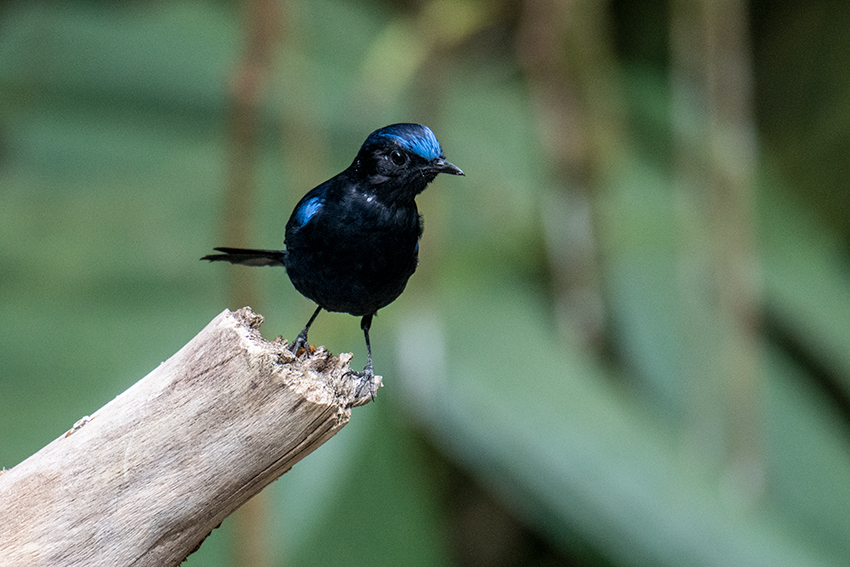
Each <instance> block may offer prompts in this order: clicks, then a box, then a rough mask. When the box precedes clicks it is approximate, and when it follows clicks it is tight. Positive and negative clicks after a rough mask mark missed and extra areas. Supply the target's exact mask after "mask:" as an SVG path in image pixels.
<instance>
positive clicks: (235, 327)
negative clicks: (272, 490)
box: [0, 307, 380, 567]
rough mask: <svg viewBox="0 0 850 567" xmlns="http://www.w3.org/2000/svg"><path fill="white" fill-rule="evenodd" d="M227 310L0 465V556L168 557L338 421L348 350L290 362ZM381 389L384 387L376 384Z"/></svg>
mask: <svg viewBox="0 0 850 567" xmlns="http://www.w3.org/2000/svg"><path fill="white" fill-rule="evenodd" d="M261 323H262V317H261V316H260V315H256V314H254V313H253V312H252V311H251V309H250V308H248V307H245V308H243V309H240V310H238V311H236V312H230V311H228V310H225V311H224V312H223V313H221V314H220V315H219V316H218V317H216V318H215V319H214V320H213V321H212V322H210V324H209V325H207V327H206V328H205V329H204V330H203V331H201V332H200V333H199V334H198V335H197V336H196V337H195V338H194V339H192V341H190V342H189V343H188V344H187V345H186V346H185V347H183V348H182V349H180V351H179V352H177V354H175V355H174V356H172V357H171V358H170V359H168V360H167V361H166V362H164V363H162V364H161V365H160V366H159V367H158V368H157V369H155V370H154V371H153V372H151V373H150V374H148V375H147V376H146V377H145V378H143V379H142V380H140V381H139V382H137V383H136V384H135V385H133V386H132V387H131V388H129V389H128V390H127V391H125V392H124V393H122V394H121V395H119V396H118V397H116V398H115V399H114V400H112V401H111V402H109V403H108V404H106V405H105V406H103V407H102V408H101V409H99V410H98V411H96V412H95V413H94V414H92V415H91V416H86V417H85V418H83V419H81V420H80V421H79V422H77V424H75V425H74V427H73V428H72V429H71V430H69V431H68V432H67V433H65V434H63V435H62V436H61V437H60V438H58V439H56V440H55V441H53V442H52V443H50V444H49V445H47V446H46V447H44V448H43V449H42V450H41V451H39V452H38V453H36V454H35V455H33V456H31V457H30V458H28V459H27V460H25V461H24V462H22V463H21V464H19V465H18V466H16V467H14V468H13V469H11V470H8V471H4V474H0V565H2V566H3V567H18V566H20V567H23V566H26V567H37V566H42V565H43V566H47V565H50V566H55V565H62V566H75V565H86V566H108V567H117V566H125V565H133V566H134V567H142V566H146V565H150V566H156V567H161V566H169V565H178V564H180V563H181V562H182V561H183V559H185V558H186V557H187V556H188V555H189V554H190V553H191V552H192V551H194V550H196V549H197V548H198V546H199V545H200V544H201V542H202V541H203V540H204V538H205V537H206V536H207V535H209V533H210V532H211V531H212V530H213V529H214V528H215V527H217V526H218V525H219V524H220V523H221V521H222V520H223V519H224V518H225V517H227V516H228V515H229V514H230V513H232V512H233V511H234V510H236V509H237V508H238V507H239V506H241V505H242V504H244V503H245V502H246V501H247V500H248V499H250V498H251V497H252V496H254V495H255V494H257V493H258V492H260V490H262V489H263V488H264V487H265V486H266V485H268V484H269V483H271V482H272V481H274V480H275V479H277V478H278V477H279V476H280V475H282V474H283V473H285V472H286V471H288V470H289V469H290V468H292V465H294V464H295V463H296V462H298V461H299V460H301V459H303V458H304V457H305V456H307V455H308V454H310V453H311V452H312V451H313V450H315V449H316V448H317V447H318V446H319V445H321V444H322V443H324V442H325V441H327V440H328V439H330V438H331V437H332V436H333V435H334V434H336V432H337V431H339V430H340V429H341V428H342V427H343V426H344V425H345V424H346V423H348V420H349V418H350V416H351V410H350V408H351V407H353V406H356V405H362V404H364V403H366V402H368V401H369V399H370V394H369V391H368V390H369V388H368V387H366V388H363V392H362V393H359V394H358V393H357V392H356V389H357V385H358V380H357V378H356V377H355V376H352V375H351V373H350V371H349V366H348V365H349V361H350V360H351V355H350V354H341V355H339V356H338V357H334V356H332V355H331V354H330V353H328V352H327V351H325V350H324V349H323V348H319V349H318V350H317V351H315V352H314V353H313V354H311V355H310V356H309V357H302V358H301V359H296V358H295V357H294V356H293V355H292V354H291V353H290V352H289V351H288V350H287V349H286V348H285V344H283V343H278V342H274V343H270V342H267V341H265V340H263V338H262V337H261V336H260V334H259V331H258V330H257V329H258V327H259V326H260V324H261ZM377 385H380V383H378V384H377Z"/></svg>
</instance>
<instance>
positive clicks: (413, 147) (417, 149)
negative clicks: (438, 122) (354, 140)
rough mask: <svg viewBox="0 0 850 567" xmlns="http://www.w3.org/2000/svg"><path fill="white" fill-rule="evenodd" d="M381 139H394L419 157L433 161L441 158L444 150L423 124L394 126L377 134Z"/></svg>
mask: <svg viewBox="0 0 850 567" xmlns="http://www.w3.org/2000/svg"><path fill="white" fill-rule="evenodd" d="M375 134H378V135H379V136H381V137H386V138H392V139H394V140H396V141H397V142H398V143H400V144H401V145H402V146H404V147H405V148H407V149H408V150H410V151H411V152H413V153H415V154H417V155H418V156H420V157H422V158H424V159H426V160H429V161H430V160H432V159H436V158H437V157H439V156H440V155H441V154H442V153H443V150H442V149H441V148H440V143H439V142H437V137H436V136H434V133H433V132H432V131H431V129H430V128H428V127H427V126H422V125H421V124H393V125H392V126H387V127H386V128H382V129H380V130H378V131H377V132H375Z"/></svg>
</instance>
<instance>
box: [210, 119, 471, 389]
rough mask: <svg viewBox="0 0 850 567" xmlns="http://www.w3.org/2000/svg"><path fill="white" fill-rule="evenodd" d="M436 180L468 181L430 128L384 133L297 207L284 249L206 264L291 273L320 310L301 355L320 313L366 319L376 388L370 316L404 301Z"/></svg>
mask: <svg viewBox="0 0 850 567" xmlns="http://www.w3.org/2000/svg"><path fill="white" fill-rule="evenodd" d="M439 173H450V174H452V175H463V171H461V170H460V168H459V167H457V166H456V165H454V164H452V163H450V162H448V161H446V158H445V156H444V155H443V151H442V149H441V148H440V144H439V143H438V142H437V138H436V137H435V136H434V133H433V132H431V130H430V129H429V128H427V127H426V126H422V125H421V124H392V125H390V126H387V127H385V128H381V129H380V130H376V131H374V132H372V133H371V134H370V135H369V137H368V138H366V141H365V142H364V143H363V146H362V147H361V148H360V151H359V152H358V153H357V157H356V158H354V162H353V163H352V164H351V165H350V166H349V167H348V169H346V170H345V171H343V172H342V173H340V174H339V175H336V176H335V177H332V178H331V179H329V180H328V181H325V182H324V183H322V184H321V185H319V186H318V187H316V188H315V189H313V190H311V191H310V192H309V193H307V194H306V195H304V197H303V198H302V199H301V200H300V201H299V202H298V204H297V205H296V206H295V210H294V211H292V216H290V217H289V222H287V223H286V234H285V238H284V245H285V246H286V249H285V250H244V249H241V248H216V249H215V250H217V251H218V252H221V254H212V255H210V256H205V257H204V258H202V260H210V261H216V260H224V261H226V262H230V263H232V264H244V265H247V266H284V267H286V272H287V273H288V274H289V279H290V280H292V285H294V286H295V289H297V290H298V291H299V292H300V293H301V294H302V295H304V296H305V297H307V298H309V299H311V300H313V301H314V302H316V304H317V305H318V307H317V308H316V311H315V312H314V313H313V315H312V317H310V320H309V321H307V325H306V326H305V327H304V330H303V331H301V333H300V334H299V335H298V338H296V339H295V342H294V343H293V344H292V347H291V350H292V352H293V353H295V354H296V355H297V354H298V352H299V349H300V348H302V347H303V348H305V349H306V348H307V346H308V343H307V332H308V331H309V330H310V325H312V324H313V321H315V319H316V317H317V316H318V315H319V312H320V311H321V310H322V309H324V310H326V311H338V312H342V313H350V314H351V315H354V316H356V317H362V319H361V322H360V327H361V329H362V330H363V334H364V336H365V338H366V356H367V362H366V367H365V368H364V369H363V373H362V378H363V382H361V386H362V385H365V384H369V387H370V388H373V380H374V376H375V375H374V371H373V369H372V347H371V345H370V344H369V328H370V327H371V325H372V317H373V316H374V315H375V313H377V311H378V309H381V308H382V307H386V306H387V305H389V304H390V303H392V302H393V301H394V300H395V299H396V298H397V297H398V296H399V295H401V292H402V291H404V287H405V285H406V284H407V280H408V278H410V276H411V275H412V274H413V272H414V271H415V270H416V265H417V263H418V261H419V238H420V237H421V236H422V217H421V215H420V214H419V211H418V209H417V208H416V200H415V199H416V196H417V195H418V194H419V193H421V192H422V191H424V190H425V187H426V186H427V185H428V183H430V182H431V181H433V180H434V178H435V177H436V176H437V174H439ZM373 393H374V392H373Z"/></svg>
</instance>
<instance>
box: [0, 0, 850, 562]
mask: <svg viewBox="0 0 850 567" xmlns="http://www.w3.org/2000/svg"><path fill="white" fill-rule="evenodd" d="M845 8H846V6H845V4H844V3H843V2H829V1H825V0H815V1H812V2H806V3H802V2H792V1H788V0H785V1H778V2H771V3H766V2H751V3H749V4H747V3H744V2H740V1H734V0H717V1H712V0H702V1H699V0H692V1H687V0H673V1H672V2H659V1H656V0H650V1H638V0H616V1H611V2H595V1H590V0H526V1H509V0H500V1H496V2H487V1H484V0H432V1H411V0H408V1H403V2H398V3H392V2H380V1H368V0H357V1H348V2H346V1H342V0H317V1H299V0H280V1H275V0H253V1H245V2H242V3H238V2H223V1H201V0H194V1H189V0H180V1H175V2H163V1H142V0H137V1H134V2H125V3H115V2H98V1H83V0H76V1H70V0H64V1H59V0H56V1H52V2H50V1H45V2H42V1H27V2H9V1H7V2H3V3H0V313H2V324H0V361H2V365H0V466H4V467H6V468H10V467H12V466H14V465H15V464H17V463H18V462H20V461H22V460H23V459H25V458H26V457H27V456H29V455H31V454H32V453H34V452H36V451H37V450H38V449H39V448H40V447H42V446H44V445H45V444H47V443H49V442H50V441H51V440H52V439H54V438H56V437H58V436H59V435H61V434H63V433H64V432H65V431H66V430H67V429H68V428H69V427H70V426H71V425H72V424H73V423H74V422H75V421H76V420H77V419H79V418H80V417H81V416H83V415H85V414H89V413H92V412H93V411H95V410H96V409H97V408H98V407H100V406H102V405H103V404H105V403H106V402H108V401H109V400H110V399H112V398H113V397H114V396H115V395H117V394H118V393H120V392H121V391H123V390H124V389H126V388H127V387H128V386H130V385H131V384H132V383H134V382H135V381H136V380H138V379H140V378H141V377H142V376H144V375H145V374H147V372H149V371H150V370H152V369H153V368H155V367H156V366H157V365H158V364H159V362H160V361H162V360H165V359H166V358H168V357H169V356H171V355H172V354H173V353H174V352H176V351H177V350H178V349H179V348H180V347H181V346H183V345H184V344H185V343H186V342H187V341H189V339H191V338H192V337H193V336H194V335H195V334H196V333H197V332H198V331H200V329H201V328H203V327H204V325H205V324H206V323H207V322H209V321H210V320H211V319H212V318H213V317H214V316H215V315H217V314H218V313H219V312H221V311H222V310H223V309H224V308H225V307H227V308H231V309H235V308H238V307H241V306H242V305H245V304H250V305H251V306H252V307H253V308H254V309H255V310H256V311H258V312H260V313H262V314H263V315H264V316H265V324H264V326H263V332H264V334H265V336H266V337H267V338H273V337H274V336H276V335H279V334H282V335H284V336H285V337H288V338H289V339H292V338H294V336H295V335H296V334H297V333H298V331H299V330H300V329H301V327H302V326H303V324H304V322H305V321H306V319H307V318H308V317H309V315H310V313H311V312H312V309H313V305H312V304H311V303H310V302H309V301H307V300H305V299H304V298H302V297H300V296H299V295H298V294H297V293H296V292H295V291H294V290H293V289H292V287H291V285H290V284H289V281H288V279H287V277H286V274H285V273H284V271H283V270H271V269H269V270H259V269H253V270H252V269H244V268H238V267H232V266H219V265H210V264H207V263H205V262H200V261H198V258H199V257H200V256H202V255H204V254H207V253H209V252H210V250H211V248H212V247H213V246H219V245H228V246H249V247H258V248H274V247H280V246H282V242H283V227H284V224H285V221H286V219H287V218H288V217H289V213H290V211H291V210H292V207H293V206H294V204H295V203H296V202H297V200H298V199H299V198H300V197H301V195H303V194H304V193H305V192H306V191H307V190H308V189H310V188H311V187H313V186H315V185H317V184H318V183H320V182H321V181H323V180H325V179H327V178H328V177H330V176H331V175H333V174H335V173H337V172H338V171H340V170H342V169H343V168H344V167H346V166H347V165H348V164H349V163H350V161H351V160H352V158H353V156H354V154H355V152H356V150H357V148H358V147H359V145H360V144H361V143H362V141H363V140H364V139H365V137H366V135H367V134H368V133H369V132H371V131H372V130H374V129H376V128H378V127H381V126H384V125H386V124H389V123H392V122H400V121H413V122H422V123H425V124H427V125H429V126H430V127H431V128H432V129H433V130H434V131H435V133H436V134H437V136H438V138H439V140H440V142H441V144H442V146H443V150H444V152H445V154H446V156H447V157H448V159H450V160H451V161H452V162H454V163H456V164H457V165H459V166H460V167H461V168H463V170H464V171H465V172H466V174H467V177H465V178H447V177H445V176H444V177H441V178H439V179H438V180H437V181H436V182H435V183H434V184H432V186H431V187H430V188H429V189H428V191H426V192H425V193H423V194H422V195H421V197H420V198H419V207H420V210H421V211H422V212H423V214H424V216H425V223H426V229H425V235H424V239H423V241H422V247H421V258H420V268H419V271H418V272H417V274H416V275H415V276H414V277H413V278H412V280H411V282H410V284H409V286H408V289H407V291H406V292H405V294H404V295H403V296H402V297H401V298H400V299H399V300H398V301H397V302H396V303H394V304H393V305H391V306H390V307H388V308H386V309H384V310H383V311H382V312H381V313H380V317H379V318H378V319H377V320H376V321H375V324H374V325H373V346H374V353H375V366H376V369H377V371H378V372H379V373H381V374H383V376H384V381H385V384H386V387H385V388H383V389H382V390H381V392H380V393H379V396H378V399H377V402H376V403H373V404H369V405H368V406H365V407H363V408H358V409H356V410H355V411H354V412H353V416H352V421H351V423H350V424H349V425H348V426H347V427H346V428H345V429H343V430H342V431H341V432H340V433H339V434H338V435H337V436H336V437H335V438H333V439H332V440H331V441H329V442H328V443H327V444H326V446H324V447H322V448H321V449H320V450H319V451H317V452H316V453H315V454H313V455H311V456H310V458H309V459H307V460H305V461H304V462H302V463H300V464H298V465H297V466H296V467H295V468H294V469H293V470H292V471H291V472H290V473H288V474H286V475H285V476H284V477H282V479H281V480H279V481H278V482H276V483H274V484H273V485H272V486H271V487H270V488H268V489H267V490H266V491H265V492H264V493H263V494H262V495H261V497H260V498H259V499H255V500H254V501H252V503H251V504H250V505H249V506H248V507H247V509H243V510H241V511H240V512H238V513H237V514H236V515H234V516H233V517H231V518H229V519H228V520H227V521H225V523H224V524H223V525H222V527H221V528H219V529H218V530H216V531H215V532H214V533H213V534H212V536H211V537H210V538H208V540H207V541H206V542H205V543H204V544H203V546H202V547H201V549H200V550H199V551H198V552H197V553H195V554H194V555H192V556H191V557H190V559H189V561H188V563H187V564H188V565H190V566H201V565H203V566H206V565H209V566H219V565H221V566H229V565H240V566H258V567H264V566H271V565H275V566H278V565H341V564H346V565H370V566H373V565H460V566H482V567H483V566H525V565H540V566H553V565H581V566H585V565H586V566H598V565H605V566H614V565H616V566H619V565H624V566H625V565H647V566H649V565H669V566H682V565H688V566H690V565H706V566H710V565H715V566H729V565H736V566H738V565H748V566H749V565H765V566H772V567H775V566H778V565H793V566H795V567H797V566H808V565H825V566H826V565H846V564H847V558H848V557H850V435H849V434H850V428H848V425H849V424H850V246H848V245H850V222H848V218H849V217H850V191H848V187H847V183H846V179H847V177H848V170H850V156H848V150H847V148H848V147H850V74H848V73H847V71H846V70H847V69H848V68H850V34H847V32H846V30H847V29H848V27H850V11H848V10H846V9H845ZM310 336H311V339H312V340H313V341H314V342H315V343H316V344H324V345H326V346H327V347H328V348H329V349H330V350H332V351H334V352H342V351H352V352H354V353H355V359H354V365H355V366H362V364H363V363H364V362H365V360H364V359H365V355H364V352H363V351H364V347H363V345H362V335H361V333H360V329H359V325H358V321H357V320H356V319H354V318H352V317H348V316H345V315H338V314H331V315H329V314H325V315H323V316H322V317H320V318H319V319H318V320H317V322H316V324H315V326H314V327H313V329H312V331H311V334H310Z"/></svg>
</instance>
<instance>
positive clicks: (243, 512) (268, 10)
mask: <svg viewBox="0 0 850 567" xmlns="http://www.w3.org/2000/svg"><path fill="white" fill-rule="evenodd" d="M284 8H285V7H284V3H283V1H282V0H244V1H243V2H242V12H243V14H242V15H243V18H244V25H243V29H244V30H245V36H244V37H245V44H244V46H243V48H242V54H241V58H240V60H239V61H238V63H237V66H236V68H235V70H234V73H233V79H232V83H231V85H230V109H229V119H228V132H229V134H228V136H229V142H230V143H229V148H230V156H229V157H230V159H229V166H230V167H229V171H228V180H227V191H226V192H225V199H224V214H222V215H221V218H222V220H223V230H222V233H223V242H224V243H225V245H226V246H235V247H250V246H251V245H252V242H251V240H252V239H251V234H252V231H251V221H252V217H253V214H252V213H253V206H254V202H255V193H256V191H255V189H256V187H255V171H256V166H257V155H258V149H259V140H258V130H259V128H258V126H259V122H260V119H259V109H260V104H261V101H262V98H263V94H264V93H265V87H266V85H267V84H268V82H269V77H270V75H271V73H272V71H273V64H274V57H275V54H276V53H277V47H278V45H279V42H280V39H281V35H282V32H283V25H282V22H283V18H282V13H283V11H284ZM255 275H256V274H255V273H254V271H253V270H240V269H235V270H227V277H228V304H229V305H230V306H231V307H233V308H236V307H242V306H244V305H256V302H257V297H258V293H257V288H256V284H255V282H256V280H255V277H254V276H255ZM233 517H234V520H233V521H234V533H235V537H234V540H235V541H234V547H233V556H234V564H236V565H240V567H267V566H270V565H271V564H272V561H271V549H270V546H269V541H268V533H267V530H268V525H269V522H268V503H267V496H265V493H261V494H259V495H258V496H256V497H254V498H253V499H251V500H249V501H248V502H247V503H246V504H245V505H244V506H242V508H240V509H239V510H238V511H237V512H236V514H234V516H233Z"/></svg>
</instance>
